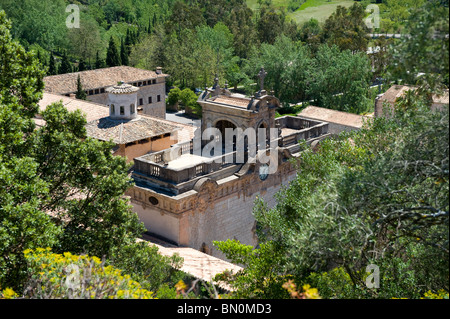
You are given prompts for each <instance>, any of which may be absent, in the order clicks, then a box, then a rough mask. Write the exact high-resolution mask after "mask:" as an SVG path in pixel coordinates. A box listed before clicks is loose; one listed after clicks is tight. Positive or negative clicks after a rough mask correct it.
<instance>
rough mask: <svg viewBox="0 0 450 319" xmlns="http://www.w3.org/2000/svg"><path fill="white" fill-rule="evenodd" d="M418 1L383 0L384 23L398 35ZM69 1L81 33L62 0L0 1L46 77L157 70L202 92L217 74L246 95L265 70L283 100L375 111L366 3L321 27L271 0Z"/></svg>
mask: <svg viewBox="0 0 450 319" xmlns="http://www.w3.org/2000/svg"><path fill="white" fill-rule="evenodd" d="M377 2H379V1H377ZM422 2H423V1H409V0H402V1H384V3H382V4H380V6H381V8H380V12H381V14H382V25H384V24H386V21H392V23H393V24H395V25H396V27H395V28H396V30H397V29H398V30H400V29H404V27H405V21H406V20H407V18H408V16H409V14H410V13H409V12H410V10H411V9H414V8H416V7H419V6H420V5H421V3H422ZM70 3H74V4H77V5H78V6H79V8H80V11H81V12H80V14H81V17H80V19H81V21H80V28H73V29H68V28H67V27H66V25H65V22H66V18H67V16H68V13H66V11H65V9H66V7H67V5H68V4H69V1H67V0H56V1H52V0H44V1H37V0H25V1H12V0H1V1H0V9H4V10H5V11H6V13H7V16H8V17H9V18H10V19H11V20H12V22H13V29H12V34H13V36H14V38H16V39H18V40H19V41H20V43H21V44H22V45H23V46H24V47H25V48H26V49H28V50H33V51H35V52H37V55H38V59H39V60H40V61H41V63H42V64H43V65H44V66H45V67H46V68H47V75H52V74H57V73H66V72H71V71H81V70H85V69H95V68H102V67H106V66H116V65H131V66H135V67H139V68H144V69H155V68H156V67H157V66H161V67H163V68H164V71H165V72H166V73H168V74H170V75H171V77H170V78H169V83H168V86H169V87H172V86H177V87H179V88H180V89H184V88H190V89H192V90H194V89H196V88H200V89H202V88H204V87H205V86H206V85H212V83H213V79H214V78H215V77H216V75H218V76H219V79H220V83H221V85H224V84H225V83H228V85H229V86H230V87H233V88H236V89H237V88H238V87H239V88H240V89H241V91H243V92H245V93H247V94H251V93H252V91H253V90H254V87H253V84H254V82H255V79H256V74H257V71H258V70H259V68H260V67H261V66H264V67H265V68H266V70H267V71H268V77H267V79H266V83H267V87H268V88H270V89H272V90H273V91H274V92H275V95H276V96H277V97H279V98H280V99H281V101H282V102H285V103H288V102H289V103H297V102H301V101H312V102H313V103H314V104H315V105H318V106H323V107H328V108H334V109H338V110H343V111H348V112H354V113H359V114H362V113H365V112H370V111H371V110H372V108H373V98H374V94H375V93H376V91H373V90H372V91H371V90H368V88H369V86H370V85H371V84H374V83H375V82H376V81H377V78H379V77H382V76H384V71H385V70H384V68H385V65H387V63H388V57H387V55H386V54H384V51H383V50H381V51H380V52H379V53H378V54H375V55H373V57H372V58H369V57H368V56H367V55H366V54H365V52H366V50H367V48H368V46H369V45H372V46H381V47H382V48H386V47H387V46H388V45H389V42H388V41H385V40H383V39H381V40H377V42H375V43H373V42H372V41H371V39H370V38H369V37H368V35H367V34H368V33H369V32H370V31H373V32H376V31H380V30H369V29H368V28H367V26H366V25H365V24H364V21H363V19H364V18H365V17H366V16H367V15H368V13H367V12H365V8H366V6H367V5H368V4H370V3H371V1H367V0H366V1H362V2H355V4H354V5H353V6H351V7H349V8H345V7H339V8H338V10H337V11H336V12H334V13H333V14H332V15H331V16H330V17H329V18H328V19H327V20H326V21H325V23H319V22H318V21H317V20H316V19H314V18H313V19H311V20H310V21H308V22H306V23H304V24H301V25H300V24H297V23H296V22H295V20H294V19H292V18H290V17H289V16H288V15H287V12H286V10H284V9H283V7H281V8H280V7H279V6H277V4H279V2H277V3H275V4H274V3H272V1H259V2H258V7H257V9H255V10H252V9H250V8H249V6H248V5H247V2H246V1H244V0H215V1H212V0H189V1H180V0H168V1H163V0H124V1H118V0H86V1H70ZM390 29H391V28H390ZM394 31H395V30H394ZM331 65H332V66H333V67H330V66H331ZM336 75H339V76H336ZM350 82H351V83H352V84H351V85H350V84H349V83H350ZM341 93H343V94H341ZM291 111H292V110H290V109H288V108H287V109H286V110H283V111H282V112H285V113H286V112H291Z"/></svg>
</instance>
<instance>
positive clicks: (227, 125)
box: [214, 120, 236, 152]
mask: <svg viewBox="0 0 450 319" xmlns="http://www.w3.org/2000/svg"><path fill="white" fill-rule="evenodd" d="M214 127H215V128H216V129H218V130H219V131H220V134H221V136H222V148H223V151H224V152H225V150H226V149H225V147H226V145H227V143H232V145H233V147H232V148H231V149H232V150H233V152H234V151H235V150H236V136H233V140H231V141H227V139H226V129H232V130H234V129H235V128H236V125H234V124H233V123H231V122H230V121H227V120H221V121H218V122H217V123H216V125H215V126H214ZM229 149H230V147H229Z"/></svg>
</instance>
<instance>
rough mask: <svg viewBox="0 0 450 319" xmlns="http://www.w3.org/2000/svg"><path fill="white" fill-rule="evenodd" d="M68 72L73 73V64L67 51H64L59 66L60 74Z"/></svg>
mask: <svg viewBox="0 0 450 319" xmlns="http://www.w3.org/2000/svg"><path fill="white" fill-rule="evenodd" d="M66 73H72V64H71V63H70V60H69V57H68V55H67V52H66V51H64V53H63V56H62V59H61V64H60V66H59V68H58V74H66Z"/></svg>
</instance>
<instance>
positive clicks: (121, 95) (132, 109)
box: [106, 82, 139, 120]
mask: <svg viewBox="0 0 450 319" xmlns="http://www.w3.org/2000/svg"><path fill="white" fill-rule="evenodd" d="M138 91H139V88H137V87H135V86H132V85H131V84H126V83H124V82H119V83H118V84H117V85H115V86H112V87H109V88H107V89H106V92H107V93H108V98H109V104H108V106H109V117H110V118H112V119H118V120H132V119H135V118H136V117H137V92H138Z"/></svg>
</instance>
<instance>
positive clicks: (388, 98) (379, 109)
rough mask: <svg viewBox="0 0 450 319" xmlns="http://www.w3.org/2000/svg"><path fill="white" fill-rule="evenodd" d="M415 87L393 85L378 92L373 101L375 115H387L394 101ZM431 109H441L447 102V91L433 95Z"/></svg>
mask: <svg viewBox="0 0 450 319" xmlns="http://www.w3.org/2000/svg"><path fill="white" fill-rule="evenodd" d="M415 89H416V88H415V87H411V86H407V85H393V86H391V87H390V88H389V90H387V91H386V92H385V93H383V94H380V95H379V96H378V97H377V99H376V101H375V117H381V116H389V112H391V111H392V110H393V109H394V105H395V103H396V102H397V101H398V99H400V98H401V97H403V96H405V94H406V92H407V91H411V90H413V91H414V90H415ZM432 99H433V103H432V105H431V109H432V110H436V109H441V108H442V107H443V106H444V105H446V104H449V91H448V90H444V91H443V92H442V95H436V94H435V95H433V96H432Z"/></svg>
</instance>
